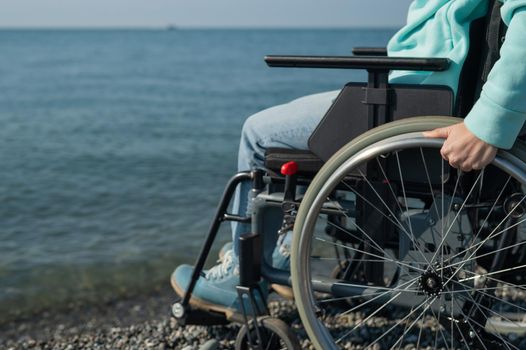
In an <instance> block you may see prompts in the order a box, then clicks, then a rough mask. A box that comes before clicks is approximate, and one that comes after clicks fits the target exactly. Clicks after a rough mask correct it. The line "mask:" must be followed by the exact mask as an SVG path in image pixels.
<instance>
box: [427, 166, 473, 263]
mask: <svg viewBox="0 0 526 350" xmlns="http://www.w3.org/2000/svg"><path fill="white" fill-rule="evenodd" d="M481 174H482V173H479V175H478V176H477V179H476V180H475V182H474V183H473V185H472V186H471V189H470V191H469V193H468V194H467V196H466V198H465V199H464V201H463V202H462V205H461V206H460V209H459V210H458V212H457V214H456V215H455V218H454V219H453V223H451V225H449V226H448V228H447V231H446V233H445V234H444V237H442V240H441V241H440V244H439V249H441V248H442V246H443V244H444V242H445V241H446V238H447V237H448V235H449V232H451V229H452V228H453V225H454V223H455V221H456V220H457V218H458V216H459V215H460V213H461V212H462V210H463V209H464V206H465V205H466V203H467V201H468V199H469V197H470V196H471V193H473V190H474V189H475V185H476V184H477V182H478V181H479V180H480V176H481ZM452 203H453V199H451V205H452ZM451 205H450V208H449V211H448V213H449V212H450V211H451ZM437 252H438V250H437V251H435V253H434V254H433V257H432V258H431V263H433V262H434V261H435V258H436V254H437Z"/></svg>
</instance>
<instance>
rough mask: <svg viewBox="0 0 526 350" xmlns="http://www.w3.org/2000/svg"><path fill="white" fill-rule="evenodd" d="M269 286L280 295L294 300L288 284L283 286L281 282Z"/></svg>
mask: <svg viewBox="0 0 526 350" xmlns="http://www.w3.org/2000/svg"><path fill="white" fill-rule="evenodd" d="M270 287H271V288H272V289H273V290H274V292H276V293H277V294H278V295H279V296H280V297H282V298H285V299H288V300H294V293H293V292H292V288H291V287H289V286H284V285H282V284H275V283H273V284H271V285H270Z"/></svg>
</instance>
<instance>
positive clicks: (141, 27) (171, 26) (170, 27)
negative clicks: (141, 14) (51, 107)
mask: <svg viewBox="0 0 526 350" xmlns="http://www.w3.org/2000/svg"><path fill="white" fill-rule="evenodd" d="M398 28H400V27H396V26H369V25H364V26H352V25H351V26H178V25H175V24H167V25H164V26H161V25H155V26H154V25H152V26H148V25H137V26H134V25H130V26H100V25H92V26H91V25H90V26H77V25H74V26H48V25H42V26H0V31H2V30H3V31H8V30H152V31H155V30H167V31H169V30H173V31H178V30H348V29H372V30H374V29H376V30H391V29H398Z"/></svg>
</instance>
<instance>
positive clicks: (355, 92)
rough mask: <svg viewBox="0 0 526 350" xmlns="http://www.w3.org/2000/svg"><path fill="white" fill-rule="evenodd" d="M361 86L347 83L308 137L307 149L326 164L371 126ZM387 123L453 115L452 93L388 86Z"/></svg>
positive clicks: (435, 88) (437, 88) (443, 89)
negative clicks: (425, 116) (420, 117)
mask: <svg viewBox="0 0 526 350" xmlns="http://www.w3.org/2000/svg"><path fill="white" fill-rule="evenodd" d="M365 86H366V85H365V84H359V83H349V84H347V85H345V87H344V88H343V90H342V91H341V92H340V94H339V95H338V97H337V98H336V100H335V101H334V103H333V105H332V106H331V108H330V109H329V111H328V112H327V113H326V114H325V116H324V117H323V119H322V121H321V122H320V124H318V126H317V128H316V130H314V132H313V133H312V135H311V136H310V138H309V148H310V150H311V151H312V152H313V153H314V154H316V155H317V156H318V157H320V158H321V159H322V160H324V161H327V160H328V159H329V158H330V157H331V156H332V155H333V154H334V153H335V152H336V151H337V150H339V149H340V148H341V147H343V146H344V145H345V144H346V143H348V142H349V141H351V140H352V139H353V138H355V137H356V136H358V135H361V134H363V133H364V132H366V131H367V130H369V129H371V128H372V127H374V125H373V122H374V121H371V120H369V119H368V117H367V115H368V113H367V112H368V108H369V105H368V104H366V103H364V100H365V98H366V96H365V90H364V88H365ZM388 99H389V106H388V109H389V112H388V119H389V120H387V122H389V121H394V120H398V119H402V118H408V117H415V116H423V115H428V116H432V115H441V116H451V115H452V113H453V92H452V91H451V89H449V88H448V87H443V86H422V85H402V84H395V85H390V89H389V98H388Z"/></svg>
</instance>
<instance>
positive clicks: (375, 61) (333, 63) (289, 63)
mask: <svg viewBox="0 0 526 350" xmlns="http://www.w3.org/2000/svg"><path fill="white" fill-rule="evenodd" d="M265 62H266V63H267V65H269V66H270V67H297V68H339V69H367V70H417V71H444V70H447V69H448V67H449V63H450V62H449V60H448V59H447V58H408V57H381V56H358V57H356V56H278V55H269V56H265Z"/></svg>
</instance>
